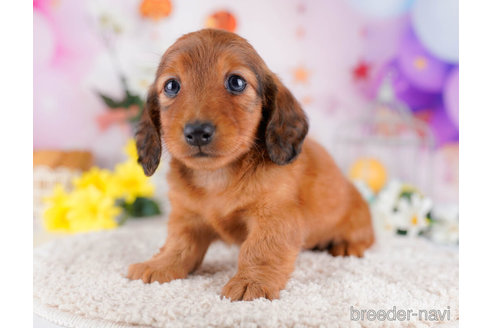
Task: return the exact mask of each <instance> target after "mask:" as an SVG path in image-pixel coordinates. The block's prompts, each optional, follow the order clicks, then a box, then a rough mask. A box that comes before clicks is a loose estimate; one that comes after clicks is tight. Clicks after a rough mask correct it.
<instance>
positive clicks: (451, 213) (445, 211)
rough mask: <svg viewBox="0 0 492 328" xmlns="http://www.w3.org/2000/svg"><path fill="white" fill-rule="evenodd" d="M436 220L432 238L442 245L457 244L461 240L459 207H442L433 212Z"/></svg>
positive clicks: (431, 232)
mask: <svg viewBox="0 0 492 328" xmlns="http://www.w3.org/2000/svg"><path fill="white" fill-rule="evenodd" d="M432 218H433V219H434V220H435V222H434V224H433V225H432V228H431V231H430V238H431V239H432V240H433V241H435V242H437V243H440V244H456V243H458V240H459V210H458V206H457V205H440V206H436V207H435V208H434V209H433V210H432Z"/></svg>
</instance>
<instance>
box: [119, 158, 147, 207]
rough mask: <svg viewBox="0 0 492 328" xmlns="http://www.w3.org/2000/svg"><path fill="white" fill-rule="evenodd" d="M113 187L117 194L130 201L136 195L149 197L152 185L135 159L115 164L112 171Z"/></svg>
mask: <svg viewBox="0 0 492 328" xmlns="http://www.w3.org/2000/svg"><path fill="white" fill-rule="evenodd" d="M114 187H115V188H116V189H117V191H118V192H119V196H121V197H124V198H125V199H126V201H127V202H129V203H131V202H133V201H134V200H135V198H136V197H151V196H153V195H154V186H153V185H152V184H151V183H150V179H149V178H148V177H147V176H146V175H145V173H144V171H143V169H142V167H141V166H140V164H138V163H137V162H136V161H127V162H125V163H121V164H118V165H116V167H115V171H114Z"/></svg>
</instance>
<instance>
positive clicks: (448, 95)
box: [443, 67, 460, 128]
mask: <svg viewBox="0 0 492 328" xmlns="http://www.w3.org/2000/svg"><path fill="white" fill-rule="evenodd" d="M459 75H460V73H459V68H458V67H456V68H455V69H453V70H452V71H451V73H449V75H448V78H447V80H446V84H445V85H444V93H443V99H444V106H445V108H446V112H447V113H448V116H449V118H450V119H451V121H452V122H453V123H454V125H455V126H456V127H457V128H458V127H459V105H460V104H459Z"/></svg>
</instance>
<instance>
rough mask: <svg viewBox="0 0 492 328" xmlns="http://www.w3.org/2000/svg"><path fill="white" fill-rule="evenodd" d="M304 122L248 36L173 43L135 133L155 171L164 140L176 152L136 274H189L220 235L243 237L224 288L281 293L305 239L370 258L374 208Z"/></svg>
mask: <svg viewBox="0 0 492 328" xmlns="http://www.w3.org/2000/svg"><path fill="white" fill-rule="evenodd" d="M307 131H308V122H307V119H306V116H305V114H304V112H303V110H302V108H301V106H300V105H299V103H298V102H297V101H296V99H295V98H294V97H293V96H292V94H291V93H290V92H289V90H287V89H286V88H285V86H284V85H283V84H282V83H281V82H280V81H279V79H278V78H277V77H276V76H275V74H273V73H272V72H271V71H270V70H269V69H268V68H267V66H266V65H265V63H264V62H263V60H262V59H261V58H260V57H259V55H258V54H257V53H256V51H255V50H254V49H253V48H252V47H251V45H250V44H249V43H248V42H247V41H246V40H244V39H243V38H241V37H239V36H237V35H235V34H233V33H229V32H224V31H219V30H210V29H205V30H201V31H198V32H194V33H190V34H187V35H185V36H183V37H181V38H180V39H179V40H178V41H176V43H174V44H173V45H172V46H171V47H170V48H169V49H168V50H167V51H166V53H165V54H164V56H163V57H162V61H161V63H160V65H159V68H158V71H157V75H156V79H155V82H154V84H153V85H152V86H151V88H150V90H149V94H148V99H147V104H146V108H145V111H144V113H143V117H142V121H141V125H140V129H139V131H138V132H137V136H136V138H137V146H138V154H139V162H140V163H141V165H142V167H143V168H144V171H145V173H146V174H147V175H151V174H152V173H153V172H154V171H155V169H156V168H157V166H158V164H159V160H160V156H161V149H162V147H161V146H162V145H161V141H163V142H164V146H165V148H166V149H167V151H169V153H170V154H171V156H172V159H171V169H170V172H169V176H168V182H169V185H170V190H171V191H170V193H169V198H170V201H171V205H172V212H171V213H170V216H169V224H168V237H167V240H166V243H165V245H164V246H163V247H162V248H161V250H160V252H159V253H158V254H156V255H154V256H153V257H152V258H151V259H150V260H148V261H146V262H142V263H136V264H133V265H131V266H130V268H129V272H128V277H129V278H130V279H142V280H143V281H144V282H146V283H150V282H154V281H158V282H161V283H163V282H168V281H171V280H173V279H180V278H185V277H186V276H187V275H188V274H189V273H190V272H192V271H194V270H195V269H197V268H198V266H199V265H200V264H201V262H202V260H203V257H204V256H205V253H206V251H207V248H208V247H209V245H210V243H212V242H213V241H214V240H216V239H221V240H224V241H225V242H228V243H237V244H241V249H240V254H239V260H238V270H237V273H236V275H235V276H234V277H232V278H231V280H230V281H229V282H228V283H227V284H226V286H225V287H224V289H223V290H222V295H223V296H225V297H228V298H230V299H231V300H253V299H255V298H259V297H266V298H268V299H275V298H278V297H279V292H280V290H282V289H283V288H284V287H285V284H286V283H287V280H288V279H289V275H290V274H291V272H292V271H293V269H294V264H295V260H296V257H297V255H298V253H299V251H300V250H301V249H302V248H306V249H310V248H314V247H317V248H328V249H329V251H330V252H331V253H332V254H333V255H355V256H362V255H363V253H364V250H365V249H366V248H368V247H369V246H370V245H371V244H372V243H373V241H374V237H373V230H372V225H371V217H370V214H369V210H368V206H367V204H366V202H365V201H364V200H363V199H362V197H361V196H360V194H359V193H358V192H357V190H356V189H355V188H354V187H353V185H352V184H351V183H350V182H348V181H347V179H346V178H345V177H344V176H343V174H342V173H341V172H340V170H339V169H338V168H337V166H336V165H335V163H334V161H333V160H332V158H331V157H330V156H329V155H328V153H327V152H326V151H325V150H324V149H323V148H322V147H321V146H320V145H318V144H317V143H315V142H314V141H312V140H310V139H306V140H305V136H306V134H307ZM303 141H304V145H303ZM301 147H302V152H301Z"/></svg>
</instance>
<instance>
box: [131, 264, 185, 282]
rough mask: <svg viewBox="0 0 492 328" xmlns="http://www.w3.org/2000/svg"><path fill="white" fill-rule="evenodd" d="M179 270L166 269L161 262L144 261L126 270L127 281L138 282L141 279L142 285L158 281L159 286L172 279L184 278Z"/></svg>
mask: <svg viewBox="0 0 492 328" xmlns="http://www.w3.org/2000/svg"><path fill="white" fill-rule="evenodd" d="M185 276H186V275H183V274H182V272H179V270H173V269H172V268H170V267H166V266H165V264H163V263H162V262H156V261H146V262H142V263H135V264H132V265H130V267H129V268H128V275H127V277H128V279H131V280H138V279H141V280H142V281H143V282H144V283H147V284H148V283H152V282H154V281H158V282H160V283H161V284H162V283H165V282H169V281H171V280H174V279H181V278H185Z"/></svg>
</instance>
